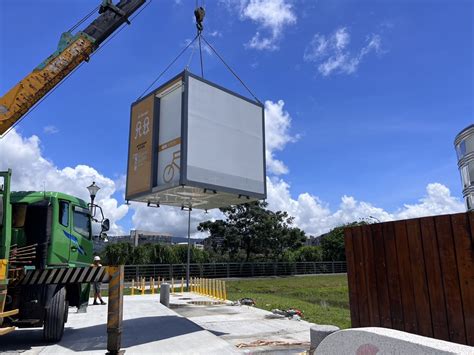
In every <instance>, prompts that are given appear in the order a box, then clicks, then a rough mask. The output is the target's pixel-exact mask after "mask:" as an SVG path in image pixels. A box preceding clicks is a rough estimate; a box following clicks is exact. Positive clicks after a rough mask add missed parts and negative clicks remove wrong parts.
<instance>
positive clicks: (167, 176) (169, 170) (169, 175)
mask: <svg viewBox="0 0 474 355" xmlns="http://www.w3.org/2000/svg"><path fill="white" fill-rule="evenodd" d="M180 158H181V151H180V150H178V151H176V152H173V160H172V161H171V163H170V164H168V165H166V166H165V169H164V170H163V181H164V182H165V183H169V182H171V181H172V180H173V178H174V174H175V169H176V170H177V172H178V173H179V160H180Z"/></svg>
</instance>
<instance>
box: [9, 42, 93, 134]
mask: <svg viewBox="0 0 474 355" xmlns="http://www.w3.org/2000/svg"><path fill="white" fill-rule="evenodd" d="M93 50H94V43H93V42H92V41H91V40H89V39H87V38H84V37H82V36H79V37H78V38H77V39H76V40H75V41H73V42H72V43H71V44H70V45H69V46H68V47H67V48H66V49H64V50H63V51H62V52H61V53H60V54H59V55H57V56H56V57H55V58H53V59H52V60H51V61H50V62H49V63H48V64H46V65H45V66H44V68H42V69H39V68H36V69H35V70H33V72H31V73H30V74H28V75H27V76H26V77H25V78H24V79H23V80H21V81H20V82H19V83H18V84H16V85H15V86H14V87H13V88H12V89H10V91H8V92H7V93H6V94H5V96H3V97H2V98H0V135H3V134H4V133H5V132H6V131H7V130H8V129H9V128H10V127H11V126H13V125H14V124H15V122H17V121H18V120H19V119H20V118H21V117H22V116H23V115H24V114H25V113H26V112H27V111H28V110H29V109H30V108H31V107H33V105H34V104H35V103H37V102H38V101H39V100H40V99H41V98H42V97H43V96H44V95H46V94H47V93H48V92H49V91H50V90H51V89H52V88H54V87H55V86H56V85H57V84H58V83H59V82H60V81H61V80H62V79H63V78H64V77H65V76H66V75H68V74H69V73H70V72H71V71H72V70H74V68H76V67H77V66H78V65H79V64H80V63H82V62H83V61H84V60H87V58H88V57H89V55H90V54H91V53H92V51H93Z"/></svg>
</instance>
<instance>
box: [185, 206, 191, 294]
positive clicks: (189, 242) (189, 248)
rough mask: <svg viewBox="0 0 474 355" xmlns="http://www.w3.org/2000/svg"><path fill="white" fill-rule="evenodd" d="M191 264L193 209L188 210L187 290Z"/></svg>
mask: <svg viewBox="0 0 474 355" xmlns="http://www.w3.org/2000/svg"><path fill="white" fill-rule="evenodd" d="M190 262H191V207H189V209H188V255H187V257H186V288H187V289H189V264H190Z"/></svg>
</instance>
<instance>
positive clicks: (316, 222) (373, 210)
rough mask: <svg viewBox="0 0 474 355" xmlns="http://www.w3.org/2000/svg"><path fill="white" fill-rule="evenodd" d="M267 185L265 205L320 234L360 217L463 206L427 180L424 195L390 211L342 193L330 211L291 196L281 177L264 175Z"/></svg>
mask: <svg viewBox="0 0 474 355" xmlns="http://www.w3.org/2000/svg"><path fill="white" fill-rule="evenodd" d="M267 188H268V203H269V208H270V209H272V210H275V211H276V210H285V211H288V213H289V214H290V215H292V216H294V217H295V224H296V225H297V226H298V227H300V228H302V229H303V230H304V231H306V233H308V234H312V235H320V234H322V233H326V232H328V231H329V230H331V229H332V228H334V227H337V226H339V225H341V224H345V223H350V222H354V221H359V220H362V219H365V220H367V219H369V220H370V219H374V220H380V221H391V220H399V219H407V218H415V217H423V216H431V215H438V214H447V213H457V212H462V211H464V210H465V208H464V204H463V202H461V200H460V199H459V198H457V197H454V196H451V192H450V191H449V189H448V188H447V187H446V186H444V185H442V184H439V183H432V184H428V186H427V187H426V195H425V196H424V197H422V198H421V199H420V200H419V202H418V203H417V204H413V205H404V207H403V208H401V209H399V210H398V211H395V212H393V213H390V212H387V211H385V210H384V209H382V208H380V207H376V206H374V205H372V204H371V203H369V202H364V201H357V200H356V199H355V198H354V197H352V196H346V195H344V196H342V198H341V203H340V204H339V207H338V209H337V210H335V211H332V210H331V209H330V208H329V206H328V204H326V203H324V202H323V201H321V200H320V199H319V198H318V197H317V196H314V195H311V194H309V193H302V194H300V195H299V196H298V197H297V198H296V199H294V198H293V197H292V196H291V194H290V185H289V184H288V183H287V182H285V181H284V180H282V179H268V180H267Z"/></svg>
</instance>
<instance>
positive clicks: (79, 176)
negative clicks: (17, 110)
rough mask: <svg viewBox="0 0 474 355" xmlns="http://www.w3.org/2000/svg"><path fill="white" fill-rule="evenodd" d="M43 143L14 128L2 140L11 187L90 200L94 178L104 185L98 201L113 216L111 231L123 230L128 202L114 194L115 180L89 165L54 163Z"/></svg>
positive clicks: (0, 161)
mask: <svg viewBox="0 0 474 355" xmlns="http://www.w3.org/2000/svg"><path fill="white" fill-rule="evenodd" d="M40 143H41V142H40V139H39V138H38V137H37V136H31V137H29V138H24V137H22V136H21V135H20V134H19V133H18V132H16V131H15V130H12V131H11V132H10V133H8V134H7V135H6V136H5V137H4V138H3V139H1V140H0V170H6V169H8V168H12V169H13V177H12V189H13V190H17V191H19V190H27V191H28V190H30V191H31V190H38V191H43V189H46V190H47V191H60V192H65V193H68V194H70V195H73V196H77V197H79V198H82V199H83V200H85V201H89V193H88V191H87V189H86V186H89V185H90V184H91V183H92V181H95V182H96V183H97V185H99V186H100V187H101V189H100V191H99V193H98V194H97V197H96V202H97V203H98V204H99V205H101V206H102V208H103V209H104V213H105V215H106V217H107V218H109V219H110V222H111V231H110V233H111V234H116V233H123V230H122V228H121V227H120V226H119V225H118V224H117V223H118V221H120V220H121V219H122V218H123V217H124V216H125V215H126V214H127V211H128V206H126V205H119V203H118V202H117V200H116V199H115V198H113V197H112V195H113V194H114V193H115V191H116V186H115V183H114V182H113V181H112V180H111V179H109V178H107V177H106V176H104V175H102V174H100V173H99V172H98V171H97V170H95V169H94V168H92V167H90V166H87V165H77V166H75V167H65V168H63V169H61V168H59V167H57V166H55V165H54V163H53V162H51V161H49V160H47V159H46V158H45V157H44V156H43V152H42V150H41V146H40Z"/></svg>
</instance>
